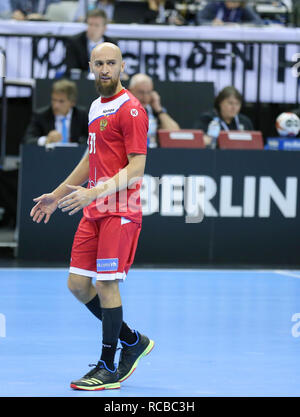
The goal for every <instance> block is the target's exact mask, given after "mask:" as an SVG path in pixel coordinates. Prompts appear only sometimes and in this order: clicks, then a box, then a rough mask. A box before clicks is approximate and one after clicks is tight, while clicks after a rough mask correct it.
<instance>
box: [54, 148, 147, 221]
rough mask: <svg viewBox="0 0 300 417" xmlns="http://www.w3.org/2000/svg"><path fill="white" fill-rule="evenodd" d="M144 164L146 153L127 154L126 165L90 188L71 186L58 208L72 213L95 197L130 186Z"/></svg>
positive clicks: (141, 172)
mask: <svg viewBox="0 0 300 417" xmlns="http://www.w3.org/2000/svg"><path fill="white" fill-rule="evenodd" d="M145 165H146V155H142V154H131V155H128V165H127V166H126V167H125V168H123V169H122V170H121V171H119V173H118V174H116V175H115V176H113V177H112V178H110V179H109V180H107V181H105V182H103V183H101V184H98V185H97V186H96V187H93V188H90V189H85V188H83V187H79V186H73V187H71V188H72V190H73V191H74V192H73V193H72V194H70V195H69V196H65V197H63V198H62V199H60V200H59V202H58V204H59V208H61V209H62V211H70V213H69V214H70V215H72V214H75V213H77V212H78V211H79V210H81V209H82V208H84V207H86V206H88V205H89V204H90V203H91V202H92V201H94V200H96V199H97V198H103V197H106V196H108V195H111V194H114V193H116V192H117V191H121V190H124V189H125V188H127V187H130V185H131V184H133V183H135V182H136V181H138V180H139V179H142V177H143V175H144V170H145Z"/></svg>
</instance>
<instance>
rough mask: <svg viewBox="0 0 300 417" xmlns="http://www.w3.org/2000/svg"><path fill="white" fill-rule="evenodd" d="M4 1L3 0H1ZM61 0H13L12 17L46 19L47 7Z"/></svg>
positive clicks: (18, 18)
mask: <svg viewBox="0 0 300 417" xmlns="http://www.w3.org/2000/svg"><path fill="white" fill-rule="evenodd" d="M1 1H2V0H1ZM60 1H61V0H11V7H12V10H13V12H12V16H11V17H12V19H15V20H44V19H45V12H46V10H47V7H48V6H49V5H50V4H52V3H59V2H60Z"/></svg>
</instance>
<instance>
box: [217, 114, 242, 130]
mask: <svg viewBox="0 0 300 417" xmlns="http://www.w3.org/2000/svg"><path fill="white" fill-rule="evenodd" d="M217 119H218V122H219V123H220V125H221V126H222V128H223V130H227V131H228V130H229V127H228V126H227V124H226V123H225V122H224V120H222V119H221V118H220V117H217ZM234 121H235V124H236V127H237V130H241V129H240V120H239V117H238V115H236V116H235V117H234Z"/></svg>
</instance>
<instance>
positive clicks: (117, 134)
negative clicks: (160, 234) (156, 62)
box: [83, 89, 148, 223]
mask: <svg viewBox="0 0 300 417" xmlns="http://www.w3.org/2000/svg"><path fill="white" fill-rule="evenodd" d="M147 131H148V116H147V113H146V111H145V109H144V107H143V106H142V105H141V104H140V102H139V101H138V99H137V98H136V97H134V96H133V95H132V94H131V93H130V92H129V91H128V90H125V89H122V90H121V91H120V92H119V93H118V94H116V95H114V96H112V97H109V98H104V97H99V98H97V99H96V100H95V101H94V102H93V103H92V105H91V107H90V112H89V138H88V144H89V170H90V171H89V183H88V188H92V187H95V186H96V185H97V184H99V183H101V182H104V181H106V180H108V179H109V178H112V177H113V176H115V175H116V174H118V173H119V171H120V170H122V169H123V168H125V167H126V166H127V165H128V158H127V155H129V154H132V153H135V154H144V155H146V153H147ZM140 187H141V180H140V181H136V182H135V183H134V184H129V185H128V187H127V189H124V190H121V191H118V192H116V193H114V194H112V195H110V196H107V197H105V198H98V199H97V200H94V201H93V202H92V203H91V204H90V205H89V206H87V207H85V208H84V209H83V214H84V216H85V217H86V218H87V219H92V220H95V219H99V218H102V217H106V216H122V217H125V218H127V219H129V220H132V221H134V222H136V223H141V222H142V206H141V201H140Z"/></svg>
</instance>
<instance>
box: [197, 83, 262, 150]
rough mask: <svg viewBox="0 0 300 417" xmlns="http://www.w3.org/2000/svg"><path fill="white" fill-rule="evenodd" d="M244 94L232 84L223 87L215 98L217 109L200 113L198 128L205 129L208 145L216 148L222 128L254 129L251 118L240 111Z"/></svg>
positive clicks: (205, 139)
mask: <svg viewBox="0 0 300 417" xmlns="http://www.w3.org/2000/svg"><path fill="white" fill-rule="evenodd" d="M241 106H242V96H241V94H240V93H239V91H238V90H237V89H236V88H235V87H232V86H229V87H225V88H223V90H222V91H220V93H219V94H218V96H217V97H216V99H215V109H214V110H213V111H212V112H207V113H203V114H202V115H200V118H199V121H198V122H197V123H196V125H195V128H196V129H202V130H203V131H204V141H205V144H206V146H207V147H211V148H215V147H216V142H217V139H218V137H219V134H220V131H221V130H254V128H253V124H252V122H251V120H250V119H249V118H248V117H247V116H245V115H243V114H241V113H240V110H241Z"/></svg>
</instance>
